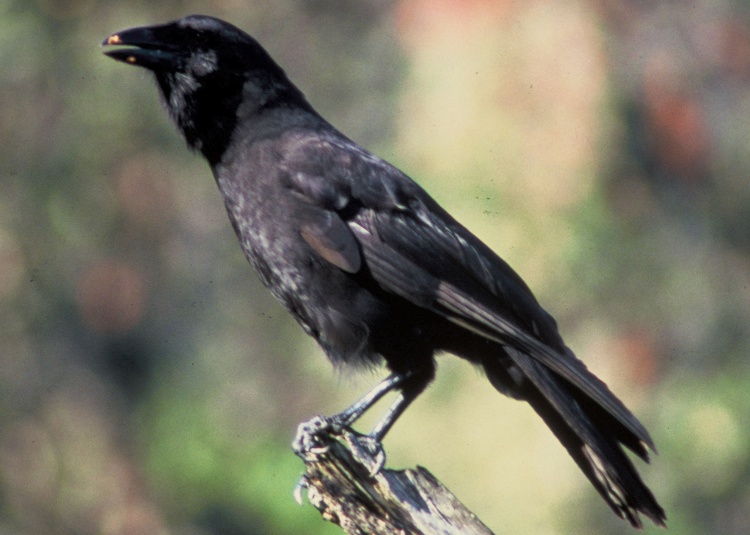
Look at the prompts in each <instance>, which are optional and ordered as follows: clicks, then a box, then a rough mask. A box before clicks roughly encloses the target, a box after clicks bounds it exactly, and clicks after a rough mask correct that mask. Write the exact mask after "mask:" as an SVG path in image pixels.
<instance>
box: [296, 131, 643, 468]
mask: <svg viewBox="0 0 750 535" xmlns="http://www.w3.org/2000/svg"><path fill="white" fill-rule="evenodd" d="M294 154H295V157H293V158H290V159H289V160H288V162H289V163H288V165H289V169H290V172H289V173H288V175H289V177H290V178H289V187H291V188H292V190H293V191H295V193H296V194H297V195H300V196H301V197H302V198H304V199H305V201H306V202H308V203H310V204H312V205H314V206H316V207H317V208H319V209H320V211H321V214H323V213H324V214H325V217H322V216H321V221H322V223H316V224H314V225H311V226H308V227H305V228H303V229H302V231H301V233H302V236H303V237H304V239H305V240H306V241H307V243H308V244H310V246H311V247H312V248H313V249H314V250H316V251H317V252H318V253H319V254H320V255H321V256H322V257H323V258H325V259H327V260H328V261H329V262H331V263H333V264H334V265H337V266H338V267H340V268H341V269H343V270H345V271H349V272H354V271H356V269H354V268H357V269H358V268H359V266H360V265H362V264H366V266H367V268H368V269H369V271H370V273H371V275H372V277H373V278H374V279H375V280H376V281H377V282H378V283H379V284H380V285H381V286H382V287H383V288H384V289H386V290H387V291H389V292H391V293H393V294H396V295H398V296H400V297H402V298H404V299H406V300H407V301H410V302H412V303H414V304H416V305H418V306H420V307H423V308H425V309H428V310H431V311H433V312H434V313H436V314H439V315H440V316H442V317H444V318H446V319H447V320H449V321H451V322H453V323H455V324H458V325H460V326H462V327H464V328H466V329H467V330H469V331H472V332H474V333H476V334H478V335H480V336H482V337H485V338H487V339H489V340H492V341H494V342H497V343H498V344H501V345H502V346H506V347H507V346H510V347H512V348H514V349H516V350H518V351H509V352H508V354H509V356H510V357H511V358H512V359H513V360H514V361H517V362H516V364H517V365H518V366H519V367H520V368H521V369H522V370H523V369H525V368H527V367H528V364H527V363H526V362H524V360H523V358H522V357H523V356H525V355H528V356H529V357H531V358H533V359H534V360H536V361H537V362H539V363H540V364H542V365H543V366H545V367H546V368H548V369H550V370H552V371H554V372H555V373H556V374H557V375H559V376H561V377H563V378H564V379H565V380H566V381H567V382H569V383H570V384H572V385H574V386H575V388H577V389H578V390H579V391H580V392H581V393H583V394H584V395H585V396H587V397H589V398H590V399H591V400H593V401H594V402H595V403H596V404H598V405H599V406H600V407H602V408H603V409H604V410H606V411H607V412H608V413H609V414H611V415H612V416H613V417H614V418H615V419H616V420H617V421H619V422H620V423H621V424H622V425H623V426H624V427H625V428H627V429H628V430H629V431H630V432H631V433H633V435H635V437H637V439H638V441H640V443H639V442H634V441H627V442H628V446H629V447H631V449H633V450H634V451H635V452H636V453H638V454H639V455H640V456H642V457H644V458H646V450H645V447H644V446H643V444H645V445H647V446H648V447H650V448H651V449H654V446H653V442H652V440H651V438H650V436H649V434H648V432H647V431H646V429H645V428H644V427H643V426H642V425H641V424H640V422H639V421H638V420H637V419H636V418H635V417H634V416H633V415H632V413H631V412H630V411H629V410H628V409H627V408H626V407H625V406H624V405H623V404H622V402H620V401H619V400H618V399H617V397H616V396H614V394H612V393H611V392H610V390H609V388H608V387H607V386H606V385H605V384H604V383H603V382H602V381H600V380H599V379H597V378H596V377H595V376H594V375H593V374H592V373H591V372H589V371H588V369H587V368H586V366H585V365H584V364H583V363H582V362H581V361H580V360H578V359H577V358H576V357H575V355H574V354H573V353H572V352H571V351H570V350H569V349H568V348H567V347H566V346H565V344H564V343H563V340H562V338H561V337H560V335H559V333H558V331H557V325H556V323H555V321H554V320H553V319H552V317H551V316H550V315H549V314H548V313H547V312H546V311H545V310H544V309H543V308H542V307H541V306H540V305H539V303H538V302H537V300H536V298H535V297H534V295H533V294H532V293H531V291H530V290H529V288H528V287H527V286H526V284H525V283H524V282H523V280H522V279H521V278H520V277H519V276H518V275H517V274H516V273H515V272H514V271H513V269H512V268H511V267H510V266H509V265H508V264H507V263H506V262H504V261H503V260H502V259H501V258H500V257H498V256H497V255H496V254H495V253H494V252H493V251H492V250H491V249H490V248H489V247H487V246H486V245H485V244H484V243H482V242H481V241H480V240H479V239H478V238H476V237H475V236H474V235H473V234H471V233H470V232H469V231H468V230H467V229H465V228H464V227H463V226H461V225H460V224H459V223H458V222H457V221H455V219H453V218H452V217H451V216H450V214H448V213H447V212H446V211H445V210H444V209H442V208H441V207H440V206H439V205H438V204H437V203H436V202H435V201H434V200H433V199H432V198H431V197H430V196H429V195H428V194H427V193H426V192H425V191H424V190H422V189H421V188H420V187H419V186H418V185H417V184H416V183H414V182H413V181H412V180H411V179H409V178H408V177H407V176H406V175H404V174H403V173H401V172H400V171H398V170H397V169H396V168H394V167H393V166H391V165H390V164H388V163H386V162H384V161H383V160H380V159H378V158H376V157H375V156H372V155H370V154H369V153H366V152H365V151H363V150H362V149H360V148H359V147H358V146H356V145H354V144H353V143H350V142H346V141H341V140H336V139H322V138H320V137H317V138H315V139H312V140H308V141H306V142H301V143H300V144H299V147H298V150H297V151H296V152H295V153H294ZM348 235H350V236H351V237H349V236H348ZM355 244H356V247H355ZM550 401H551V402H554V401H555V400H552V399H551V400H550Z"/></svg>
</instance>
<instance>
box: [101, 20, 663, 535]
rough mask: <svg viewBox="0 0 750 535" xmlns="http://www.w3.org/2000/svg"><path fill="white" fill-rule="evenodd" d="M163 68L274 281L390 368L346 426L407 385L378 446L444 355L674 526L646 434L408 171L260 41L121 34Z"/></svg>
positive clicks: (591, 472)
mask: <svg viewBox="0 0 750 535" xmlns="http://www.w3.org/2000/svg"><path fill="white" fill-rule="evenodd" d="M103 44H104V45H121V46H118V47H116V48H111V49H108V50H106V52H105V53H106V54H107V55H108V56H110V57H111V58H114V59H116V60H119V61H123V62H126V63H130V64H132V65H137V66H139V67H144V68H146V69H148V70H150V71H152V72H153V73H154V75H155V77H156V81H157V84H158V87H159V91H160V93H161V96H162V98H163V101H164V104H165V106H166V108H167V110H168V112H169V114H170V115H171V117H172V119H173V120H174V122H175V123H176V124H177V127H178V128H179V130H180V131H181V132H182V134H183V135H184V137H185V139H186V141H187V144H188V145H189V146H190V147H191V148H193V149H194V150H197V151H199V152H200V153H202V154H203V156H204V157H205V158H206V160H208V163H209V164H210V166H211V170H212V171H213V174H214V177H215V179H216V182H217V184H218V186H219V189H220V190H221V194H222V196H223V198H224V203H225V205H226V209H227V212H228V213H229V219H230V220H231V222H232V225H233V227H234V230H235V232H236V233H237V237H238V238H239V240H240V243H241V245H242V249H243V251H244V252H245V256H247V258H248V260H249V261H250V263H251V264H252V265H253V266H254V267H255V269H256V270H257V272H258V274H259V275H260V278H261V279H262V281H263V283H264V284H265V285H266V286H267V287H268V288H269V289H270V291H271V292H272V293H273V295H274V296H276V298H277V299H278V300H279V301H280V302H281V303H282V304H283V305H284V307H286V309H287V310H289V312H291V314H292V315H293V316H294V318H295V319H296V320H297V321H298V322H299V323H300V325H301V326H302V328H303V329H304V330H305V332H306V333H307V334H309V335H310V336H312V337H313V338H315V340H317V342H318V343H319V344H320V346H321V347H322V348H323V350H324V351H325V353H326V354H327V355H328V357H329V359H330V360H331V361H332V362H333V363H335V364H360V365H372V364H378V363H381V362H383V361H384V362H385V364H386V365H387V367H388V368H389V369H390V371H391V375H390V376H389V377H388V378H387V379H386V380H385V381H383V382H382V383H381V384H380V385H378V386H377V387H376V388H375V389H374V390H373V391H372V392H370V393H369V394H367V395H366V396H365V397H364V398H362V399H361V400H360V401H359V402H357V403H355V404H354V405H353V406H352V407H350V408H349V409H347V410H345V411H344V412H342V413H341V414H338V415H336V416H333V417H330V418H324V419H322V420H321V421H322V422H323V423H324V424H325V425H328V426H330V427H338V428H343V427H348V426H349V425H350V424H352V423H353V422H354V421H355V420H356V419H357V418H358V417H359V416H361V415H362V413H364V412H365V411H366V410H367V409H368V408H369V407H370V406H371V405H372V404H373V403H374V402H375V401H377V400H378V399H379V398H381V397H382V396H383V395H384V394H385V393H387V392H389V391H392V390H398V391H399V395H398V397H397V399H396V401H395V402H394V404H393V405H392V406H391V407H390V409H389V410H388V412H387V413H386V415H385V417H384V418H383V419H382V420H381V421H380V422H379V423H378V424H377V425H376V427H375V429H374V430H373V431H372V433H370V435H369V438H370V440H371V441H372V443H373V444H375V445H376V446H377V445H379V444H380V441H381V439H382V438H383V436H384V435H385V434H386V433H387V432H388V430H389V429H390V427H391V426H392V425H393V423H394V422H395V420H396V419H397V418H398V417H399V415H400V414H401V413H402V412H403V411H404V410H405V409H406V407H407V406H408V405H409V404H410V403H411V402H412V401H414V399H415V398H416V397H417V396H418V395H419V394H420V392H422V390H424V388H425V387H426V386H427V385H428V384H429V383H430V381H431V380H432V379H433V377H434V374H435V366H436V364H435V354H436V353H439V352H444V351H445V352H450V353H454V354H456V355H458V356H460V357H462V358H465V359H467V360H469V361H470V362H472V363H474V364H476V365H478V366H481V367H482V368H483V369H484V371H485V372H486V374H487V378H488V379H489V381H490V382H491V383H492V385H493V386H494V387H495V388H496V389H497V390H498V391H500V392H501V393H503V394H506V395H508V396H511V397H513V398H516V399H520V400H524V401H526V402H528V403H529V404H530V405H531V406H532V407H533V408H534V410H535V411H536V412H537V413H538V414H539V416H541V418H542V419H543V420H544V421H545V423H546V424H547V425H548V426H549V427H550V429H551V430H552V432H553V433H554V434H555V436H557V438H558V439H559V440H560V442H561V443H562V444H563V446H565V448H566V449H567V450H568V452H569V453H570V455H571V456H572V457H573V459H574V460H575V462H576V463H577V464H578V466H579V467H580V468H581V470H582V471H583V473H584V474H585V475H586V477H588V479H589V480H590V481H591V483H592V484H593V485H594V487H595V488H596V490H597V491H598V492H599V494H601V496H602V497H603V498H604V500H605V501H606V502H607V504H609V506H610V507H611V508H612V509H613V510H614V512H615V513H617V515H619V516H620V517H622V518H625V519H627V520H628V521H629V522H630V523H631V524H632V525H633V526H635V527H641V519H640V517H639V515H640V514H643V515H645V516H647V517H649V518H650V519H651V520H652V521H653V522H654V523H656V524H658V525H662V526H663V525H664V521H665V519H666V517H665V514H664V511H663V510H662V508H661V507H660V506H659V504H658V503H657V502H656V499H655V498H654V496H653V495H652V494H651V492H650V490H649V489H648V488H647V487H646V486H645V484H644V483H643V481H642V480H641V478H640V476H639V475H638V473H637V471H636V470H635V468H634V466H633V464H632V463H631V461H630V459H629V458H628V456H627V455H626V454H625V453H624V451H623V449H622V446H625V447H627V448H628V449H630V450H631V451H632V452H634V453H635V454H636V455H637V456H638V457H640V458H641V459H643V460H645V461H648V451H647V450H648V449H649V448H650V449H651V450H654V445H653V442H652V440H651V438H650V437H649V434H648V432H647V431H646V429H645V428H644V427H643V426H642V425H641V423H640V422H639V421H638V420H637V419H636V418H635V417H634V416H633V415H632V414H631V412H630V411H629V410H628V409H627V408H626V407H625V406H624V405H623V403H622V402H621V401H620V400H619V399H617V397H615V395H614V394H612V392H610V390H609V389H608V388H607V386H606V385H605V384H604V383H603V382H602V381H600V380H599V379H597V378H596V377H595V376H594V375H593V374H592V373H591V372H589V371H588V370H587V368H586V366H585V365H584V364H583V363H582V362H581V361H579V360H578V359H577V358H576V357H575V355H574V354H573V352H572V351H571V350H570V349H568V347H567V346H566V345H565V343H564V342H563V340H562V338H561V336H560V334H559V333H558V330H557V324H556V323H555V320H554V319H553V318H552V317H551V316H550V315H549V314H548V313H547V312H546V311H545V310H544V309H543V308H542V307H541V306H540V305H539V303H538V302H537V300H536V298H535V297H534V295H533V294H532V293H531V290H529V288H528V287H527V286H526V284H525V283H524V281H523V280H522V279H521V278H520V277H519V276H518V275H517V274H516V273H515V272H514V271H513V270H512V269H511V268H510V266H508V264H506V263H505V262H504V261H503V260H502V259H501V258H500V257H499V256H497V255H496V254H495V253H494V252H493V251H492V250H490V248H489V247H487V246H486V245H485V244H484V243H482V242H481V241H480V240H479V239H478V238H476V237H475V236H474V235H473V234H472V233H471V232H469V231H468V230H467V229H466V228H464V227H463V226H461V224H460V223H458V222H457V221H456V220H455V219H453V217H451V216H450V214H448V213H447V212H446V211H445V210H444V209H443V208H441V207H440V206H439V205H438V204H437V203H436V202H435V201H434V200H433V199H432V198H431V197H430V196H429V195H428V194H427V193H426V192H425V191H424V190H423V189H422V188H421V187H419V186H418V185H417V184H416V183H415V182H414V181H412V180H411V179H410V178H409V177H408V176H406V175H405V174H404V173H402V172H401V171H399V170H398V169H396V168H395V167H393V166H392V165H390V164H389V163H388V162H385V161H384V160H381V159H380V158H378V157H377V156H374V155H373V154H371V153H369V152H367V151H366V150H364V149H363V148H361V147H360V146H358V145H357V144H356V143H354V142H353V141H351V140H350V139H349V138H347V137H346V136H344V135H343V134H342V133H340V132H339V131H338V130H336V129H335V128H334V127H333V126H331V125H330V124H329V123H328V122H327V121H326V120H325V119H323V118H322V117H321V116H320V115H319V114H318V113H317V112H316V111H315V110H314V109H313V108H312V106H311V105H310V104H309V103H308V102H307V100H306V99H305V97H304V95H303V94H302V92H301V91H300V90H299V89H297V87H296V86H295V85H294V84H292V82H291V81H290V80H289V78H288V77H287V76H286V74H285V73H284V71H283V70H282V69H281V68H280V67H279V66H278V65H277V64H276V63H275V62H274V60H273V59H271V57H270V56H269V54H268V53H267V52H266V51H265V50H264V49H263V48H262V47H261V45H260V44H258V42H257V41H256V40H255V39H253V38H252V37H250V36H249V35H247V34H246V33H245V32H243V31H242V30H240V29H238V28H236V27H235V26H232V25H231V24H229V23H227V22H224V21H222V20H219V19H216V18H212V17H208V16H199V15H193V16H188V17H185V18H182V19H180V20H177V21H174V22H170V23H167V24H162V25H155V26H146V27H141V28H132V29H128V30H124V31H121V32H118V33H116V34H114V35H112V36H110V37H108V38H107V39H106V40H105V41H104V43H103Z"/></svg>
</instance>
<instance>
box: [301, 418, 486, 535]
mask: <svg viewBox="0 0 750 535" xmlns="http://www.w3.org/2000/svg"><path fill="white" fill-rule="evenodd" d="M360 438H361V435H357V434H356V433H354V432H352V431H349V430H343V431H341V432H339V433H335V434H334V433H333V432H331V431H322V432H318V433H316V436H315V440H316V445H317V448H316V450H317V451H316V452H315V453H314V454H312V455H311V454H310V452H309V451H306V452H301V451H299V449H298V448H297V447H295V448H294V449H295V452H296V453H297V454H298V455H299V456H300V457H301V458H302V459H303V460H304V461H305V467H306V471H305V474H304V475H303V476H302V479H301V480H300V487H299V488H298V491H299V492H302V491H303V490H304V489H306V490H307V498H308V500H309V501H310V503H311V504H312V505H313V506H314V507H315V508H316V509H318V511H320V512H321V514H322V516H323V518H324V519H325V520H327V521H329V522H333V523H335V524H338V525H339V526H340V527H341V528H342V529H343V530H344V531H345V532H346V533H348V534H349V535H374V534H377V535H391V534H393V535H396V534H398V535H405V534H416V535H438V534H440V535H458V534H461V535H493V533H492V531H490V530H489V528H487V526H485V525H484V524H483V523H482V522H481V521H480V520H479V519H478V518H477V517H476V515H474V513H472V512H471V511H469V510H468V509H467V508H466V507H465V506H464V505H463V504H462V503H461V502H460V501H458V499H457V498H456V497H455V496H454V495H453V493H451V492H450V491H449V490H448V489H447V488H445V486H443V484H442V483H440V481H438V480H437V479H436V478H435V477H434V476H433V475H432V474H431V473H430V472H428V471H427V470H426V469H425V468H422V467H421V466H418V467H417V468H416V469H414V470H387V469H382V470H380V471H379V472H378V473H377V474H376V475H374V476H373V475H371V474H370V470H369V469H368V467H367V466H366V465H365V464H363V463H362V462H361V460H359V458H360V456H361V455H362V453H361V452H362V448H361V447H359V446H358V442H359V440H360ZM298 500H301V496H300V495H298Z"/></svg>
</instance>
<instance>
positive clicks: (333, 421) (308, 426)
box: [292, 372, 412, 461]
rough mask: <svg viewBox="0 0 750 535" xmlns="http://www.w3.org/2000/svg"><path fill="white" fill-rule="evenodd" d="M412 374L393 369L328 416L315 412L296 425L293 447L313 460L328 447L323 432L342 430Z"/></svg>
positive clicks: (336, 432) (338, 431)
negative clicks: (350, 401)
mask: <svg viewBox="0 0 750 535" xmlns="http://www.w3.org/2000/svg"><path fill="white" fill-rule="evenodd" d="M411 376H412V373H411V372H407V373H403V374H398V373H393V374H391V375H389V376H388V377H386V378H385V379H384V380H383V381H381V382H380V383H378V384H377V386H375V388H373V389H372V390H370V391H369V392H368V393H367V394H365V395H364V396H363V397H362V398H361V399H359V400H358V401H356V402H355V403H353V404H352V405H351V407H349V408H347V409H346V410H344V411H342V412H340V413H338V414H335V415H333V416H330V417H325V416H315V417H314V418H311V419H310V420H307V421H306V422H302V423H301V424H300V425H299V427H297V436H296V437H295V438H294V442H292V449H293V450H294V452H295V453H296V454H297V455H298V456H300V457H302V459H304V460H305V461H314V460H315V459H316V458H317V456H318V455H320V454H322V453H325V452H326V451H328V446H327V445H326V441H325V440H322V438H323V436H324V435H325V434H326V433H329V432H333V433H334V434H337V435H340V434H342V432H343V431H344V430H345V429H346V428H348V427H349V426H350V425H351V424H353V423H354V422H355V421H356V420H357V419H359V418H360V417H361V416H362V415H363V414H364V413H365V412H366V411H367V409H369V408H370V407H372V406H373V405H374V404H375V403H377V402H378V401H379V400H380V399H381V398H382V397H383V396H384V395H386V394H387V393H388V392H390V391H391V390H393V389H394V388H396V387H398V386H399V385H400V384H402V383H403V382H404V381H405V380H406V379H408V378H409V377H411ZM389 412H390V411H389ZM381 437H382V435H381Z"/></svg>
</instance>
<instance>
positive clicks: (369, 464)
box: [341, 429, 385, 477]
mask: <svg viewBox="0 0 750 535" xmlns="http://www.w3.org/2000/svg"><path fill="white" fill-rule="evenodd" d="M341 438H342V439H343V440H344V442H346V445H347V446H349V451H351V453H352V458H353V459H354V460H355V461H356V462H357V463H359V464H360V465H362V466H363V467H365V468H366V469H367V472H368V473H369V474H370V477H375V476H376V475H378V472H380V471H381V470H382V469H383V466H385V449H384V448H383V444H382V443H381V442H380V440H378V439H377V438H375V437H372V436H370V435H362V434H360V433H357V432H356V431H352V430H351V429H344V430H342V433H341Z"/></svg>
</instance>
